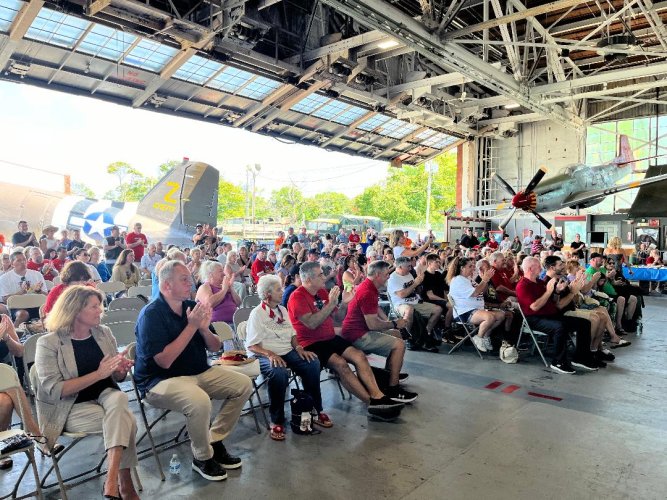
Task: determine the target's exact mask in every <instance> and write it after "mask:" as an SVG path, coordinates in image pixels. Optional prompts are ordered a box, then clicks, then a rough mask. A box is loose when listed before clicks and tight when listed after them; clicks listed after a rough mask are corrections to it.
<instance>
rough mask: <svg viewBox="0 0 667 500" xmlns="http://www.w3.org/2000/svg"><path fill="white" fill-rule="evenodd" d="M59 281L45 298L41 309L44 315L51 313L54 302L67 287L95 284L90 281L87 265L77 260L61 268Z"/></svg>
mask: <svg viewBox="0 0 667 500" xmlns="http://www.w3.org/2000/svg"><path fill="white" fill-rule="evenodd" d="M60 280H61V283H58V284H57V285H56V286H54V287H53V288H52V289H51V290H49V294H48V295H47V296H46V303H45V304H44V307H43V308H42V312H43V313H44V315H46V314H48V313H49V312H51V309H53V306H54V305H55V303H56V300H58V297H60V296H61V295H62V293H63V292H64V291H65V290H66V289H67V287H70V286H72V285H90V286H95V282H94V281H93V280H92V276H91V275H90V270H89V267H88V265H87V264H86V263H85V262H80V261H78V260H75V261H72V262H68V263H67V264H65V267H63V270H62V272H61V273H60Z"/></svg>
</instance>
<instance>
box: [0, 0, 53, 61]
mask: <svg viewBox="0 0 667 500" xmlns="http://www.w3.org/2000/svg"><path fill="white" fill-rule="evenodd" d="M42 7H44V1H43V0H31V1H30V2H28V3H26V4H25V5H24V6H23V7H21V10H19V12H18V14H16V17H15V18H14V21H13V22H12V25H11V26H10V27H9V36H8V37H6V38H5V37H3V38H4V40H3V41H0V70H2V69H4V68H5V66H7V63H8V62H9V59H10V58H11V57H12V54H13V53H14V51H15V50H16V47H17V46H18V44H19V42H20V41H21V40H22V39H23V37H24V36H25V34H26V33H27V32H28V28H30V25H31V24H32V22H33V21H34V20H35V18H36V17H37V14H39V11H40V10H41V9H42Z"/></svg>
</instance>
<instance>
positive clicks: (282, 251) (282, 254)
mask: <svg viewBox="0 0 667 500" xmlns="http://www.w3.org/2000/svg"><path fill="white" fill-rule="evenodd" d="M291 253H292V251H291V250H290V249H289V248H281V249H280V252H278V257H277V260H278V262H282V261H283V258H284V257H285V255H287V254H291Z"/></svg>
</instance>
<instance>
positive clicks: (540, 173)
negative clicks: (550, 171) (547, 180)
mask: <svg viewBox="0 0 667 500" xmlns="http://www.w3.org/2000/svg"><path fill="white" fill-rule="evenodd" d="M545 175H547V169H546V168H544V167H540V169H539V170H538V171H537V172H536V173H535V176H534V177H533V178H532V179H531V180H530V182H529V183H528V185H527V186H526V189H525V190H524V192H526V193H530V192H531V191H533V190H534V189H535V188H536V187H537V185H538V184H539V183H540V181H541V180H542V178H543V177H544V176H545Z"/></svg>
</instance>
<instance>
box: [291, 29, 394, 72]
mask: <svg viewBox="0 0 667 500" xmlns="http://www.w3.org/2000/svg"><path fill="white" fill-rule="evenodd" d="M385 38H387V35H386V34H385V33H382V32H381V31H368V32H366V33H362V34H361V35H356V36H351V37H350V38H346V39H345V40H341V41H340V42H335V43H330V44H329V45H324V46H322V47H320V48H317V49H312V50H307V51H305V52H304V53H303V57H302V56H301V55H296V56H292V57H288V58H287V59H284V62H286V63H288V64H299V63H300V62H301V61H312V60H313V59H319V58H321V57H325V56H328V55H330V54H335V53H336V52H341V51H343V50H349V49H353V48H355V47H360V46H361V45H366V44H368V43H373V42H378V41H380V40H384V39H385Z"/></svg>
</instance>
